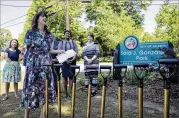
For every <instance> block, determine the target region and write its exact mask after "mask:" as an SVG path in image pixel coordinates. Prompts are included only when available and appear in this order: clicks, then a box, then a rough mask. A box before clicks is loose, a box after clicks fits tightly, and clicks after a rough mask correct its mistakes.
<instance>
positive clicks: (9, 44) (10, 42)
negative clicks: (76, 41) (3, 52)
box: [9, 39, 19, 50]
mask: <svg viewBox="0 0 179 118" xmlns="http://www.w3.org/2000/svg"><path fill="white" fill-rule="evenodd" d="M12 41H16V42H17V46H16V48H15V49H16V50H18V48H19V43H18V40H17V39H12V40H11V41H10V44H9V48H11V43H12Z"/></svg>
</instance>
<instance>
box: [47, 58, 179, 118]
mask: <svg viewBox="0 0 179 118" xmlns="http://www.w3.org/2000/svg"><path fill="white" fill-rule="evenodd" d="M178 62H179V61H178V59H160V60H159V61H158V65H159V66H158V69H159V72H160V74H161V76H162V77H163V80H164V118H169V114H170V112H169V111H170V109H169V106H170V102H169V97H170V96H169V90H170V84H171V82H170V79H171V78H172V77H173V76H175V75H176V74H178V72H177V71H178ZM162 65H165V66H170V67H172V68H173V72H170V73H167V72H164V71H162V69H161V67H162ZM44 66H50V67H51V68H52V69H53V71H54V70H55V69H54V68H55V67H62V64H50V65H44ZM133 67H134V73H135V75H136V78H137V79H138V83H139V84H138V116H139V118H143V80H144V79H145V77H146V76H147V74H148V70H149V64H146V63H138V64H134V65H133ZM98 68H100V69H99V70H100V74H101V76H102V78H103V79H104V81H103V87H102V100H101V115H100V118H104V114H105V98H106V85H107V79H108V78H109V76H110V73H111V69H112V67H111V66H108V65H100V67H98V66H86V69H87V70H88V69H94V70H98ZM71 69H75V70H78V72H77V73H76V74H75V75H74V80H73V88H72V118H74V117H75V98H76V77H77V75H78V74H79V72H80V66H78V65H71ZM104 69H106V70H109V71H107V73H108V74H104V73H102V70H104ZM113 70H114V71H115V74H116V76H117V77H118V80H119V84H118V118H122V112H123V111H122V106H123V105H122V86H123V82H122V81H123V78H124V77H125V75H126V73H127V65H124V64H114V65H113ZM137 70H142V71H141V73H138V72H137ZM56 74H57V72H56ZM57 75H58V82H57V83H58V115H59V118H61V89H60V88H61V87H60V74H57ZM89 78H90V82H89V86H88V106H87V116H86V117H87V118H90V113H91V112H90V111H91V89H92V85H91V84H92V77H91V76H90V75H89ZM46 117H47V118H48V79H46Z"/></svg>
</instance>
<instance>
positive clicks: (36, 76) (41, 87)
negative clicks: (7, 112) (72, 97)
mask: <svg viewBox="0 0 179 118" xmlns="http://www.w3.org/2000/svg"><path fill="white" fill-rule="evenodd" d="M46 22H47V15H46V13H44V12H39V13H37V14H36V15H35V16H34V18H33V21H32V29H30V30H28V31H27V33H26V36H25V39H24V43H25V45H26V46H27V50H28V56H27V61H26V73H25V78H24V83H23V89H22V100H21V106H22V107H24V108H25V116H24V118H29V112H30V109H36V108H38V107H39V106H40V105H44V104H45V81H46V79H49V80H50V81H49V82H50V83H49V88H48V90H49V99H48V101H49V103H53V102H55V101H56V90H55V87H54V86H55V82H54V77H53V73H52V69H51V68H50V67H47V66H43V65H45V64H51V56H50V53H54V54H56V53H63V52H64V51H63V50H53V49H52V42H53V40H52V39H53V35H52V34H51V33H50V32H49V31H48V29H47V25H46ZM44 106H45V105H44ZM44 106H43V107H42V109H41V115H40V118H44V115H45V107H44Z"/></svg>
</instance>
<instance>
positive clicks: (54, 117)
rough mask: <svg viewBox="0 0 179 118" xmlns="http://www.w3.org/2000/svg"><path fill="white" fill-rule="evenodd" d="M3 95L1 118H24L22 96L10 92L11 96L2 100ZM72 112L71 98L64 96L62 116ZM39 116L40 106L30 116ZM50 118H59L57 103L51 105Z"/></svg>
mask: <svg viewBox="0 0 179 118" xmlns="http://www.w3.org/2000/svg"><path fill="white" fill-rule="evenodd" d="M19 93H21V90H19ZM62 93H63V92H62ZM3 97H4V95H1V96H0V118H14V117H16V118H23V117H24V108H22V107H20V98H15V97H14V92H10V93H9V98H8V99H7V100H5V101H2V99H3ZM71 113H72V112H71V100H70V99H65V98H64V97H63V96H62V113H61V114H62V117H63V118H67V117H70V116H71ZM39 116H40V108H38V109H36V110H31V111H30V118H39ZM49 118H58V113H57V103H54V104H50V105H49Z"/></svg>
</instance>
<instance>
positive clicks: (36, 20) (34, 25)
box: [32, 12, 50, 35]
mask: <svg viewBox="0 0 179 118" xmlns="http://www.w3.org/2000/svg"><path fill="white" fill-rule="evenodd" d="M43 15H44V16H45V17H46V18H47V14H46V13H45V12H38V13H37V14H36V15H35V16H34V18H33V20H32V30H37V28H38V20H39V17H40V16H43ZM44 30H45V32H46V33H47V34H48V35H49V34H50V32H49V31H48V29H47V25H45V26H44Z"/></svg>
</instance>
